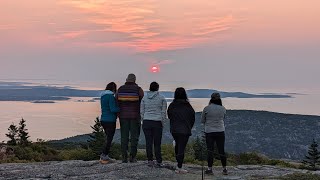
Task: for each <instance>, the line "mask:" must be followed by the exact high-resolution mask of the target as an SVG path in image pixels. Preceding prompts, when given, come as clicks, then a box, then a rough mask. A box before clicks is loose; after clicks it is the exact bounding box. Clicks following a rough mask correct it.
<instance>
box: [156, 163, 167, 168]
mask: <svg viewBox="0 0 320 180" xmlns="http://www.w3.org/2000/svg"><path fill="white" fill-rule="evenodd" d="M164 166H165V165H164V164H162V163H158V162H157V163H156V164H155V166H154V167H156V168H163V167H164Z"/></svg>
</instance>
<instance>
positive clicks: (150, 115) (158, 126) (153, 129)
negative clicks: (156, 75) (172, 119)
mask: <svg viewBox="0 0 320 180" xmlns="http://www.w3.org/2000/svg"><path fill="white" fill-rule="evenodd" d="M149 90H150V91H149V92H147V95H146V96H144V97H143V99H142V101H141V106H140V108H141V109H140V113H141V119H142V120H143V125H142V129H143V132H144V135H145V138H146V150H147V157H148V165H149V166H153V165H156V166H157V167H161V166H162V156H161V139H162V129H163V126H162V122H163V121H164V120H166V119H167V114H166V112H167V101H166V99H165V98H164V96H162V95H160V94H159V84H158V83H157V82H152V83H151V84H150V89H149ZM153 146H154V152H155V156H156V160H157V162H156V164H154V162H153V152H152V149H153Z"/></svg>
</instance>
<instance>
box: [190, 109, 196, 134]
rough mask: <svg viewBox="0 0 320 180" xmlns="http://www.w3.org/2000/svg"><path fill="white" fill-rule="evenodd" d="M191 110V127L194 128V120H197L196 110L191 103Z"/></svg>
mask: <svg viewBox="0 0 320 180" xmlns="http://www.w3.org/2000/svg"><path fill="white" fill-rule="evenodd" d="M190 111H191V114H192V118H191V128H193V125H194V122H195V121H196V112H195V111H194V109H193V107H192V106H191V105H190Z"/></svg>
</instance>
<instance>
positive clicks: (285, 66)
mask: <svg viewBox="0 0 320 180" xmlns="http://www.w3.org/2000/svg"><path fill="white" fill-rule="evenodd" d="M319 10H320V1H319V0H308V1H305V0H279V1H275V0H113V1H111V0H1V1H0V63H1V64H0V79H53V80H70V81H72V80H77V81H81V80H84V81H103V80H106V81H113V80H114V81H122V80H124V79H125V76H126V75H127V74H128V73H131V72H133V73H136V74H137V76H138V78H139V81H140V82H150V81H153V80H157V81H159V82H160V83H172V82H185V83H189V84H199V85H200V84H201V85H210V86H214V87H218V88H219V87H220V88H221V87H225V86H226V87H232V86H235V87H237V86H257V87H261V88H268V87H272V88H274V87H280V88H281V87H283V88H286V87H292V88H295V87H297V88H301V87H304V88H309V87H320V83H319V80H318V79H319V77H320V11H319ZM154 64H158V65H159V66H160V68H161V72H160V73H157V74H151V73H150V71H149V68H150V67H151V66H152V65H154ZM199 88H200V87H199Z"/></svg>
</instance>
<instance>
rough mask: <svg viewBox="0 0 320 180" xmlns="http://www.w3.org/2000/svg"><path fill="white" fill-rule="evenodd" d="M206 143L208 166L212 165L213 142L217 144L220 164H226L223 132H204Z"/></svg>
mask: <svg viewBox="0 0 320 180" xmlns="http://www.w3.org/2000/svg"><path fill="white" fill-rule="evenodd" d="M206 143H207V149H208V167H212V165H213V155H214V143H216V144H217V147H218V153H219V155H220V159H221V164H222V166H223V167H225V166H227V157H226V153H225V152H224V143H225V135H224V132H212V133H206Z"/></svg>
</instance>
